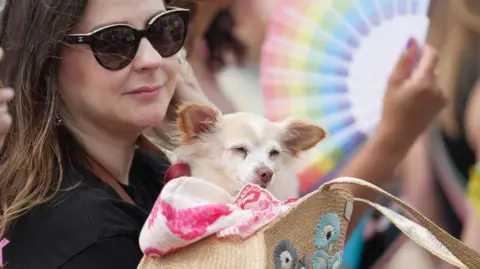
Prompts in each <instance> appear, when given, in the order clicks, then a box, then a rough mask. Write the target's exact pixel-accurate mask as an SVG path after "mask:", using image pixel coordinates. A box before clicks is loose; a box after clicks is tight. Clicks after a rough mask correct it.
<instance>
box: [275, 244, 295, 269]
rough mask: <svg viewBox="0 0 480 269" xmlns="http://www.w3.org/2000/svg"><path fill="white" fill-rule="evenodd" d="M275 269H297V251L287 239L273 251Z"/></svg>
mask: <svg viewBox="0 0 480 269" xmlns="http://www.w3.org/2000/svg"><path fill="white" fill-rule="evenodd" d="M273 259H274V261H275V269H296V268H295V267H296V264H297V249H296V248H295V246H294V245H293V244H292V242H290V241H289V240H287V239H284V240H282V241H280V242H279V243H278V244H277V246H276V247H275V250H274V251H273Z"/></svg>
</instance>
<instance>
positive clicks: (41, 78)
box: [0, 0, 194, 238]
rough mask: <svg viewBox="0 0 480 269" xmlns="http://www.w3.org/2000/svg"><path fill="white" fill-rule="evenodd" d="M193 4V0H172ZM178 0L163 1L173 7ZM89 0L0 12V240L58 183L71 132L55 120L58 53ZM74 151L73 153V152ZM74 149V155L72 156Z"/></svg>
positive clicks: (39, 1) (33, 3)
mask: <svg viewBox="0 0 480 269" xmlns="http://www.w3.org/2000/svg"><path fill="white" fill-rule="evenodd" d="M176 1H178V2H177V4H178V5H180V6H182V7H190V8H192V7H193V5H194V3H193V0H176ZM176 1H167V2H168V3H167V4H170V5H175V4H176ZM86 4H87V0H13V1H6V4H5V7H4V9H3V11H2V13H1V14H0V46H1V47H2V48H3V49H4V51H5V56H4V59H3V60H2V61H1V62H0V81H1V82H2V84H3V85H5V86H8V87H12V88H13V89H14V90H15V97H14V99H13V100H12V102H10V103H9V111H10V113H11V115H12V125H11V128H10V131H9V133H8V134H7V136H6V139H5V143H4V146H3V150H2V152H1V162H2V163H1V165H0V238H2V237H4V236H5V234H6V232H7V229H8V228H9V227H10V226H11V225H12V224H13V222H14V221H15V220H17V219H18V218H19V217H20V216H22V215H23V214H25V213H26V212H28V211H29V210H31V209H32V208H34V207H35V206H37V205H39V204H42V203H45V202H47V201H49V200H51V199H52V197H53V195H55V193H56V192H57V191H58V190H59V188H60V186H61V182H62V176H63V171H62V167H64V165H65V164H64V163H63V162H64V161H65V160H67V161H68V160H69V156H71V152H70V151H69V149H80V150H81V147H80V146H79V144H78V143H76V141H75V139H74V138H73V136H72V135H71V134H70V133H69V132H68V130H66V129H65V128H63V127H57V126H56V124H55V115H56V112H57V110H58V107H57V106H58V102H57V101H58V100H57V98H58V92H59V83H58V77H57V70H58V61H59V57H58V56H59V51H60V48H61V46H62V42H61V40H64V38H65V36H66V35H67V33H69V32H70V31H71V30H72V28H73V27H74V25H75V24H76V23H77V21H78V20H79V18H80V17H81V16H82V14H83V12H84V9H85V6H86ZM76 153H77V152H76ZM76 153H75V154H76Z"/></svg>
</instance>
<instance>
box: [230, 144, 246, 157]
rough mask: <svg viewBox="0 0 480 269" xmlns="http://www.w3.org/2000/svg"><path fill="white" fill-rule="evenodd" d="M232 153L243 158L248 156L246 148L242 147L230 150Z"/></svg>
mask: <svg viewBox="0 0 480 269" xmlns="http://www.w3.org/2000/svg"><path fill="white" fill-rule="evenodd" d="M232 150H233V152H235V153H238V154H241V155H242V156H243V157H244V158H245V157H246V156H247V154H248V150H247V148H246V147H242V146H238V147H233V148H232Z"/></svg>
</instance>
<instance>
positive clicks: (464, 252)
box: [320, 177, 480, 268]
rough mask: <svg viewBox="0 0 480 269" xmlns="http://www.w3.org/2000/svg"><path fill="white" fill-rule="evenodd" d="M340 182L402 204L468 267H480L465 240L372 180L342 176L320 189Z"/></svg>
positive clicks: (477, 254) (477, 257)
mask: <svg viewBox="0 0 480 269" xmlns="http://www.w3.org/2000/svg"><path fill="white" fill-rule="evenodd" d="M338 184H351V185H357V186H362V187H366V188H368V189H371V190H373V191H375V192H376V193H377V194H380V195H382V196H384V197H387V198H389V199H392V200H393V201H395V202H396V203H397V204H398V205H400V206H401V207H402V208H403V209H404V210H406V211H407V212H408V213H410V214H411V215H412V216H413V217H415V218H416V219H417V221H418V222H419V223H420V225H422V226H423V227H425V228H426V229H427V230H429V232H431V233H432V234H433V235H434V236H435V237H436V238H437V240H438V241H439V242H440V243H442V244H443V245H444V246H445V247H446V248H447V249H448V250H449V251H450V252H451V253H452V254H453V255H454V256H455V257H456V258H458V260H460V261H461V262H462V263H463V264H464V265H465V266H466V268H480V253H478V252H476V251H474V250H473V249H471V248H470V247H468V246H467V245H465V244H464V243H463V242H461V241H459V240H458V239H456V238H454V237H453V236H451V235H450V234H448V233H447V232H445V231H444V230H442V229H441V228H440V227H438V226H437V225H436V224H435V223H433V222H432V221H430V220H429V219H427V218H426V217H425V216H423V215H422V214H421V213H419V212H418V211H416V210H415V209H413V208H412V207H411V206H409V205H408V204H406V203H405V202H403V201H402V200H400V199H399V198H397V197H395V196H393V195H391V194H390V193H388V192H386V191H384V190H382V189H381V188H379V187H377V186H375V185H374V184H372V183H370V182H367V181H364V180H361V179H357V178H352V177H342V178H337V179H334V180H331V181H329V182H327V183H325V184H323V185H322V186H321V187H320V191H328V190H329V189H330V188H331V187H332V186H333V185H338ZM355 200H356V201H359V202H364V203H366V204H369V205H370V206H372V207H374V208H376V209H377V210H380V211H381V212H382V213H384V212H385V211H384V210H381V209H383V208H382V207H381V206H379V205H376V204H375V203H372V202H371V201H368V200H364V199H359V198H357V199H355Z"/></svg>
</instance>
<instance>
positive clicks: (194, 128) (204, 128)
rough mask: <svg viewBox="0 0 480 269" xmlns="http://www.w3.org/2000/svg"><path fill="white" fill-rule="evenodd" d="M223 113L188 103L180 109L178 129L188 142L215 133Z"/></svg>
mask: <svg viewBox="0 0 480 269" xmlns="http://www.w3.org/2000/svg"><path fill="white" fill-rule="evenodd" d="M220 116H221V113H220V112H219V111H218V110H216V109H215V108H213V107H210V106H206V105H200V104H194V103H186V104H182V105H181V106H180V107H179V109H178V129H179V131H180V133H181V134H182V141H183V142H186V141H189V140H191V139H193V138H196V137H198V136H199V135H201V134H205V133H208V132H213V131H214V128H215V124H216V123H217V122H218V119H219V118H220Z"/></svg>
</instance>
